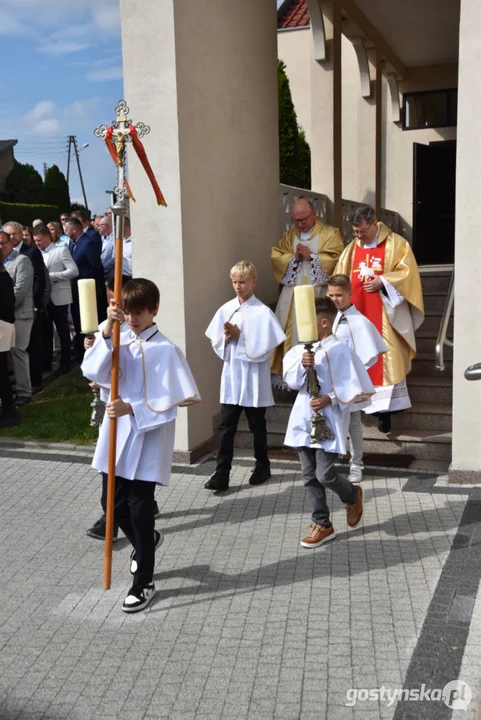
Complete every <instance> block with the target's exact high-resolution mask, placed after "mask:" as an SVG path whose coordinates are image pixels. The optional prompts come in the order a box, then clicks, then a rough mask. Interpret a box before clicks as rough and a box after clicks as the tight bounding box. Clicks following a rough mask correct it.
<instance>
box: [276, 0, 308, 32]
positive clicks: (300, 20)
mask: <svg viewBox="0 0 481 720" xmlns="http://www.w3.org/2000/svg"><path fill="white" fill-rule="evenodd" d="M310 24H311V18H310V16H309V9H308V7H307V3H306V0H292V2H291V3H290V4H289V5H288V6H287V8H286V9H285V10H284V12H282V11H281V14H280V16H279V17H278V18H277V28H278V29H281V28H297V27H306V25H310Z"/></svg>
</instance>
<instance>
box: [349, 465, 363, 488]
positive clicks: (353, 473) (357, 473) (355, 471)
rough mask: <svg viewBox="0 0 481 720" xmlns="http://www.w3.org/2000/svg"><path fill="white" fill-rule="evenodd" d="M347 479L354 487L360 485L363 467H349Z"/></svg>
mask: <svg viewBox="0 0 481 720" xmlns="http://www.w3.org/2000/svg"><path fill="white" fill-rule="evenodd" d="M347 479H348V480H349V482H351V483H353V484H354V485H356V484H357V483H360V482H361V480H362V467H359V466H358V465H351V466H350V467H349V475H348V476H347Z"/></svg>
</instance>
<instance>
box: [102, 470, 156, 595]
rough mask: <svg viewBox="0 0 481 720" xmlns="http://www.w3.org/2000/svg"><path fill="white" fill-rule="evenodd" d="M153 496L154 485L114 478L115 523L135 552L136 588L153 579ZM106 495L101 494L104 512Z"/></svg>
mask: <svg viewBox="0 0 481 720" xmlns="http://www.w3.org/2000/svg"><path fill="white" fill-rule="evenodd" d="M105 477H106V476H105V473H102V480H103V482H105ZM154 492H155V483H154V482H147V481H145V480H126V479H125V478H122V477H116V478H115V499H114V506H115V507H114V522H115V523H117V525H118V526H119V527H120V529H121V530H122V532H123V533H124V535H125V537H126V538H127V539H128V540H129V541H130V542H131V544H132V545H133V547H134V548H135V555H136V559H137V572H136V573H135V575H134V583H133V584H134V585H138V586H139V587H145V585H148V584H149V583H151V582H152V579H153V576H154V561H155V539H154V528H155V520H154ZM106 495H107V493H105V497H104V493H103V492H102V508H103V511H104V512H106Z"/></svg>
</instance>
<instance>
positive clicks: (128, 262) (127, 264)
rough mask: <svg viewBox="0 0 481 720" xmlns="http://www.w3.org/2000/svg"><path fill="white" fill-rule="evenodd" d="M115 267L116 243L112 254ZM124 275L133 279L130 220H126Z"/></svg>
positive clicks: (123, 252) (123, 254)
mask: <svg viewBox="0 0 481 720" xmlns="http://www.w3.org/2000/svg"><path fill="white" fill-rule="evenodd" d="M112 258H113V263H114V265H115V243H114V246H113V252H112ZM122 275H124V276H126V277H132V230H131V226H130V218H128V217H126V218H124V242H123V244H122Z"/></svg>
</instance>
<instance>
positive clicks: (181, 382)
mask: <svg viewBox="0 0 481 720" xmlns="http://www.w3.org/2000/svg"><path fill="white" fill-rule="evenodd" d="M122 341H123V342H126V344H123V345H121V347H120V378H119V396H120V397H121V398H122V400H124V401H125V402H128V403H130V405H131V406H132V410H133V415H123V416H122V417H120V418H118V419H117V455H116V474H117V475H118V476H120V477H123V478H126V479H128V480H146V481H149V482H156V483H159V484H160V485H169V483H170V473H171V467H172V457H173V453H174V440H175V419H176V417H177V408H178V407H184V406H188V405H192V404H194V403H197V402H200V395H199V391H198V390H197V386H196V384H195V381H194V378H193V377H192V374H191V372H190V369H189V366H188V365H187V361H186V359H185V357H184V355H183V354H182V352H181V351H180V350H179V348H178V347H176V346H175V345H174V344H173V343H172V342H171V341H170V340H169V339H168V338H167V337H165V335H162V333H161V332H159V330H158V329H157V327H156V325H153V326H152V327H150V328H147V330H144V331H143V332H142V333H140V334H139V335H136V334H134V333H132V332H130V334H129V335H128V336H126V335H124V334H123V336H122ZM111 369H112V343H111V340H110V338H109V339H108V340H105V338H103V337H102V336H101V335H100V336H99V337H98V338H97V339H96V341H95V344H94V346H93V347H92V348H91V349H90V351H89V353H88V354H87V353H86V355H85V358H84V361H83V363H82V372H83V374H84V375H85V377H87V378H88V379H89V380H92V381H94V382H96V383H97V384H98V385H101V386H102V387H104V388H110V375H111ZM109 431H110V421H109V418H108V417H107V415H105V417H104V420H103V422H102V425H101V428H100V432H99V440H98V443H97V448H96V450H95V455H94V459H93V463H92V465H93V467H94V468H95V469H96V470H99V471H100V472H107V470H108V449H109Z"/></svg>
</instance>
